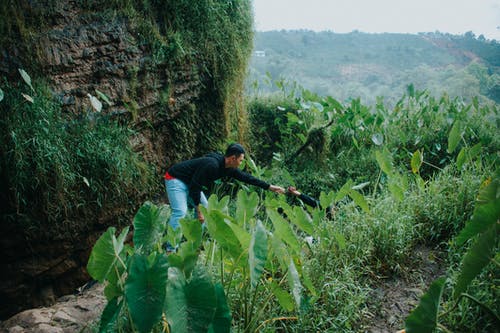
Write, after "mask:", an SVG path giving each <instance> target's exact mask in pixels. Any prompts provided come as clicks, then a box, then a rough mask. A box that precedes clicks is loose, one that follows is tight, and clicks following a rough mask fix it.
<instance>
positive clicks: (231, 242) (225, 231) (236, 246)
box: [202, 207, 243, 260]
mask: <svg viewBox="0 0 500 333" xmlns="http://www.w3.org/2000/svg"><path fill="white" fill-rule="evenodd" d="M202 211H204V214H205V223H206V225H207V228H208V232H209V233H210V235H211V236H212V237H213V238H214V239H215V240H217V242H218V243H219V245H220V246H221V247H222V248H223V249H224V250H226V251H227V252H228V253H229V254H230V255H231V256H232V257H233V258H234V259H235V260H238V259H240V257H241V254H242V251H243V249H242V247H241V244H240V242H239V240H238V237H236V235H235V234H234V231H233V229H231V227H230V226H229V225H228V224H227V223H226V221H225V215H224V214H222V213H221V212H220V211H218V210H210V211H207V210H203V207H202Z"/></svg>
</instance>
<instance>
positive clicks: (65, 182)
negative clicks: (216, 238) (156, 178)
mask: <svg viewBox="0 0 500 333" xmlns="http://www.w3.org/2000/svg"><path fill="white" fill-rule="evenodd" d="M23 92H25V93H26V94H31V95H33V96H32V99H33V102H30V101H28V100H27V99H25V98H24V97H23V96H22V95H21V93H23ZM0 133H2V136H1V137H0V142H1V144H0V147H1V148H0V153H1V156H2V158H1V161H2V162H1V168H0V172H1V173H0V179H1V180H2V184H3V185H4V187H2V188H4V189H5V191H2V195H3V196H4V197H3V198H2V199H4V205H3V206H2V207H3V211H2V212H1V213H2V215H4V217H6V216H12V217H14V216H24V217H25V218H26V217H27V219H28V220H32V221H40V222H43V221H50V222H61V221H65V220H76V219H81V218H82V217H83V216H81V215H88V216H94V218H95V215H96V214H98V213H99V211H101V210H103V211H105V210H106V209H112V208H113V207H127V206H129V208H134V207H135V205H136V203H137V202H138V199H139V198H142V197H143V196H144V195H145V194H146V193H147V191H148V190H150V189H151V187H152V186H153V185H152V184H153V173H152V170H151V168H150V167H149V166H148V165H147V164H146V163H145V162H144V161H143V160H142V159H141V157H140V156H139V155H138V154H137V153H135V152H134V151H133V150H132V147H131V145H130V143H129V138H130V135H131V134H132V132H130V131H129V130H128V129H126V128H124V127H122V126H120V125H119V124H117V123H115V122H113V121H111V120H109V119H106V117H100V116H99V115H98V114H95V113H93V112H92V111H90V110H89V112H88V113H86V114H84V115H82V116H81V117H80V118H79V119H73V120H69V119H65V117H64V116H63V114H62V113H61V106H60V103H59V102H58V101H57V100H56V99H55V97H54V96H53V95H52V93H51V91H50V89H49V88H48V87H47V86H46V85H45V84H43V83H40V84H37V85H36V86H35V90H34V91H28V90H27V89H24V88H23V87H19V86H7V87H6V88H5V100H4V101H3V102H1V103H0ZM130 206H131V207H130Z"/></svg>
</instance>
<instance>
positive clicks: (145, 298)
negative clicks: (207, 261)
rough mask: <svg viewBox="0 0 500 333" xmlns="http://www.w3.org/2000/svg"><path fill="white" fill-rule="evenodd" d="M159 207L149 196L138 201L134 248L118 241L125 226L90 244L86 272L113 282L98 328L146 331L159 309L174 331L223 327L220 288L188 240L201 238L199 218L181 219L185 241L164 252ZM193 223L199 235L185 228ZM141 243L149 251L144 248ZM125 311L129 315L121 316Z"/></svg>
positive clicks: (156, 321) (109, 283)
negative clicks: (175, 249) (175, 251)
mask: <svg viewBox="0 0 500 333" xmlns="http://www.w3.org/2000/svg"><path fill="white" fill-rule="evenodd" d="M164 212H165V209H164V208H163V207H158V206H155V205H153V204H152V203H150V202H146V203H145V204H144V205H143V206H142V207H141V209H140V210H139V212H138V213H137V215H136V216H135V218H134V229H135V230H139V235H138V236H137V237H136V235H134V244H135V245H137V246H138V247H136V248H132V249H131V250H129V251H127V250H125V247H124V243H123V242H124V239H125V236H126V234H127V232H128V228H125V229H124V230H123V231H122V233H121V235H120V236H119V237H118V238H115V235H114V233H115V229H114V228H109V229H108V231H107V232H106V233H104V234H103V235H102V236H101V238H99V240H98V241H97V243H96V245H95V246H94V248H93V250H92V253H91V255H90V258H89V263H88V271H89V274H90V275H91V276H92V277H93V278H94V279H98V280H99V281H101V282H102V281H105V282H106V283H107V286H106V289H109V288H111V287H113V288H114V289H115V291H116V292H115V293H114V294H109V293H106V296H107V297H108V305H107V306H106V308H105V310H104V312H103V314H102V318H101V326H100V332H106V331H109V330H111V329H116V330H118V331H120V330H122V329H124V328H126V327H135V328H136V329H137V330H138V331H139V332H150V331H151V330H152V329H154V328H155V327H159V326H160V325H161V324H160V321H161V319H162V317H163V315H165V318H166V320H167V323H168V325H170V327H171V329H172V330H173V331H175V332H206V331H207V330H208V328H209V326H210V325H212V326H211V329H212V331H213V332H228V327H229V326H228V318H229V317H228V312H229V309H228V307H227V304H226V301H225V296H224V292H223V291H222V290H220V287H218V286H216V285H215V284H214V283H213V282H212V278H211V277H210V275H208V272H207V270H206V269H205V268H204V267H202V266H200V265H199V263H198V252H197V246H199V243H196V244H194V243H192V242H193V240H194V239H201V228H200V227H199V223H196V222H195V223H193V221H191V223H190V224H185V223H182V224H181V228H182V229H183V230H185V231H186V235H188V241H187V242H186V243H184V244H183V246H181V248H180V250H179V253H178V254H175V255H174V254H172V255H170V256H169V257H167V255H166V254H165V252H164V251H163V250H162V248H161V245H162V236H163V233H164V226H165V224H166V220H167V218H168V216H167V215H165V214H164ZM193 224H194V225H196V224H197V225H198V229H197V230H198V233H199V234H200V235H198V236H193V233H194V231H193V230H194V229H191V230H188V229H189V228H191V225H193ZM189 235H191V236H189ZM136 241H137V243H136ZM191 245H196V246H195V247H192V246H191ZM145 249H150V252H149V253H147V254H144V253H145ZM193 257H194V265H192V264H191V262H192V261H193ZM120 267H121V268H125V270H123V269H120ZM186 267H192V268H193V269H189V270H186V269H185V268H186ZM125 313H128V314H129V315H130V316H129V317H128V319H127V320H126V321H125V322H123V319H122V318H123V314H125ZM216 315H217V316H216Z"/></svg>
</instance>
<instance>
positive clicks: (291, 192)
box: [288, 186, 300, 196]
mask: <svg viewBox="0 0 500 333" xmlns="http://www.w3.org/2000/svg"><path fill="white" fill-rule="evenodd" d="M288 193H290V194H293V195H295V196H299V195H300V192H299V191H297V189H296V188H295V187H293V186H289V187H288Z"/></svg>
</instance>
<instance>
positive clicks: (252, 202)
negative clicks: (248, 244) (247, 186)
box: [236, 190, 259, 225]
mask: <svg viewBox="0 0 500 333" xmlns="http://www.w3.org/2000/svg"><path fill="white" fill-rule="evenodd" d="M258 205H259V196H258V195H257V192H249V193H247V192H246V191H243V190H240V191H238V195H237V198H236V223H237V224H239V225H245V224H246V223H248V221H249V220H250V219H251V218H252V217H253V216H254V215H255V213H257V207H258Z"/></svg>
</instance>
